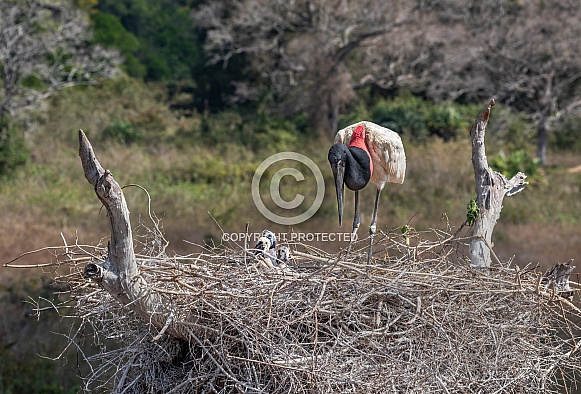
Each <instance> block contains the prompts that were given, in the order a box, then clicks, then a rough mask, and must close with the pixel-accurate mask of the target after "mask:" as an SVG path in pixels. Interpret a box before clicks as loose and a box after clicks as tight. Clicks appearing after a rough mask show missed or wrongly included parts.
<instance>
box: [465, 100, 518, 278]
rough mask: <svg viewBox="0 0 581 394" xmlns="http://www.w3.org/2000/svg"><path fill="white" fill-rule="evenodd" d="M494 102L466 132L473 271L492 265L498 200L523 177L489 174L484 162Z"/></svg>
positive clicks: (510, 191) (494, 172) (512, 190)
mask: <svg viewBox="0 0 581 394" xmlns="http://www.w3.org/2000/svg"><path fill="white" fill-rule="evenodd" d="M493 106H494V99H493V100H491V101H490V103H489V104H488V106H487V107H486V108H485V109H484V110H483V111H481V112H480V114H478V117H477V118H476V121H475V122H474V124H473V125H472V128H471V129H470V136H471V137H472V164H473V166H474V178H475V180H476V193H477V196H478V198H477V204H478V209H479V214H478V217H477V219H476V222H475V224H474V239H473V240H472V242H471V243H470V260H471V265H472V266H473V267H476V268H489V267H490V264H491V263H492V259H491V257H490V254H491V251H492V232H493V231H494V226H495V225H496V222H497V221H498V218H499V217H500V211H501V210H502V201H503V199H504V197H505V196H512V195H514V194H516V193H518V192H520V191H521V190H523V189H524V188H525V186H526V185H527V184H528V182H525V179H526V177H527V176H526V175H525V174H523V173H522V172H519V173H517V174H516V175H515V176H513V177H512V178H511V179H510V180H509V179H507V178H506V177H505V176H504V175H502V174H501V173H499V172H496V171H493V170H492V169H491V168H490V166H489V165H488V160H487V159H486V150H485V148H484V134H485V133H486V125H487V124H488V118H489V116H490V109H491V108H492V107H493Z"/></svg>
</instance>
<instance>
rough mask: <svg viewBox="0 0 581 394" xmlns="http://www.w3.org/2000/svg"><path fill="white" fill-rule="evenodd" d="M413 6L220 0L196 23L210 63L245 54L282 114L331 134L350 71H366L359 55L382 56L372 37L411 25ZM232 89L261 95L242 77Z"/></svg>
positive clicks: (375, 1) (349, 94)
mask: <svg viewBox="0 0 581 394" xmlns="http://www.w3.org/2000/svg"><path fill="white" fill-rule="evenodd" d="M414 11H415V4H412V3H410V2H404V1H397V0H392V1H383V0H365V1H364V2H357V3H355V2H348V1H342V0H301V1H293V2H288V1H286V0H275V1H270V0H245V1H240V2H238V1H228V0H225V1H219V2H218V1H217V2H211V3H209V4H206V5H204V6H203V7H201V8H200V9H199V10H198V11H197V12H196V13H195V14H194V21H195V23H196V24H197V25H199V26H200V27H202V28H205V29H207V40H206V50H207V51H210V52H211V53H212V54H213V56H212V57H211V58H210V63H214V64H216V63H220V62H221V63H222V64H223V65H224V66H225V67H227V66H228V63H229V62H230V60H231V59H233V58H235V57H236V56H238V55H242V54H243V55H245V56H246V58H247V60H248V62H249V63H250V66H251V68H252V70H254V71H255V72H256V73H257V74H256V75H257V76H258V77H259V79H260V80H261V81H262V82H265V83H266V87H267V90H268V89H272V90H273V99H274V101H275V102H276V104H277V109H278V111H279V112H280V113H282V114H285V115H287V114H291V113H297V112H299V111H306V112H307V113H308V114H309V115H310V119H311V127H313V128H314V129H315V130H317V131H318V132H320V133H330V132H334V131H335V130H337V125H338V119H339V110H340V108H341V107H342V106H343V105H345V104H346V103H347V102H348V101H349V100H350V99H352V98H354V91H353V88H354V86H355V85H356V83H355V82H354V81H353V78H352V75H353V70H357V72H359V73H360V72H361V71H360V70H361V69H365V68H366V65H364V63H361V62H359V61H357V59H358V55H357V53H358V52H361V51H362V50H367V51H376V52H380V53H382V52H383V50H382V47H381V46H380V45H379V44H380V43H381V41H380V40H377V38H379V37H382V36H386V35H389V34H390V33H392V32H394V31H395V30H396V29H397V28H398V27H400V26H402V25H405V24H407V23H410V21H412V20H413V15H414ZM350 63H354V65H351V64H350ZM237 88H238V89H237V94H239V95H242V96H244V97H245V98H248V99H253V98H257V97H258V96H259V94H260V93H261V92H260V89H259V88H258V86H249V85H248V84H245V83H242V82H241V83H239V84H238V86H237Z"/></svg>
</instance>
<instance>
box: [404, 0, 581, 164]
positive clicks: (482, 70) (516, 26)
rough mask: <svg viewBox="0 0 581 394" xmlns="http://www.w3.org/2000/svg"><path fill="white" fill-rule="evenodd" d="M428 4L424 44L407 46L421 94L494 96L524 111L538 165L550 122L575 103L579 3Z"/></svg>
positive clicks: (579, 84)
mask: <svg viewBox="0 0 581 394" xmlns="http://www.w3.org/2000/svg"><path fill="white" fill-rule="evenodd" d="M430 7H431V11H432V13H431V15H430V17H428V18H426V21H428V22H429V26H427V27H426V29H425V30H424V33H423V34H422V35H421V40H419V41H421V42H423V45H419V46H416V47H414V48H413V50H412V51H411V52H412V53H413V54H414V56H415V59H416V60H417V61H416V64H417V65H416V68H415V69H413V70H412V72H414V75H415V76H416V77H417V78H418V82H420V81H421V82H422V84H423V85H424V86H425V87H426V92H427V94H428V96H430V97H433V98H437V99H443V98H444V99H452V100H459V101H464V102H474V101H476V100H485V99H487V98H490V97H495V98H496V99H497V101H498V102H501V103H503V104H507V105H510V106H511V107H513V108H514V109H516V110H517V111H520V112H523V113H526V114H528V116H529V117H530V119H531V120H533V121H534V122H536V125H537V135H538V146H537V155H538V157H539V159H540V161H541V163H542V164H545V163H546V159H547V139H548V131H549V126H550V123H551V122H552V121H555V120H559V119H561V118H563V117H564V116H565V115H567V114H569V113H570V112H571V111H573V110H575V109H576V108H579V107H581V100H580V99H579V97H580V96H581V54H580V53H579V50H578V47H579V42H578V40H579V37H581V25H580V24H579V23H578V21H579V20H580V18H581V3H579V2H577V1H573V0H563V1H559V2H554V3H551V4H549V3H546V2H540V1H535V0H523V1H497V2H492V3H482V2H468V3H466V2H464V1H456V0H449V1H434V2H431V3H430ZM483 16H486V17H485V18H483ZM481 20H486V21H487V22H486V23H480V22H479V21H481ZM426 55H427V56H426Z"/></svg>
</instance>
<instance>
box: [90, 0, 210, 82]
mask: <svg viewBox="0 0 581 394" xmlns="http://www.w3.org/2000/svg"><path fill="white" fill-rule="evenodd" d="M189 3H190V2H188V1H181V0H164V1H155V0H123V1H119V0H101V1H100V2H99V4H98V12H96V13H94V14H93V15H92V20H93V23H94V26H95V39H96V40H97V42H99V43H102V44H107V45H114V46H116V47H117V48H119V49H120V50H121V52H122V53H123V55H124V56H125V58H126V61H125V67H126V68H127V71H128V73H129V74H130V75H132V76H134V77H138V78H145V79H146V80H150V81H168V80H181V79H191V78H194V77H195V75H194V72H193V70H194V69H195V68H196V67H197V65H198V64H199V62H200V60H201V55H200V53H201V43H200V39H199V38H198V33H197V32H196V30H195V29H194V27H193V25H192V22H191V21H190V18H189V15H188V10H189V7H191V4H189Z"/></svg>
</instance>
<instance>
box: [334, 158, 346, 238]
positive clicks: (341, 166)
mask: <svg viewBox="0 0 581 394" xmlns="http://www.w3.org/2000/svg"><path fill="white" fill-rule="evenodd" d="M332 169H333V178H335V188H336V190H337V210H338V211H339V227H342V226H343V194H344V190H345V183H344V178H345V162H343V161H339V162H338V163H337V166H332Z"/></svg>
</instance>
